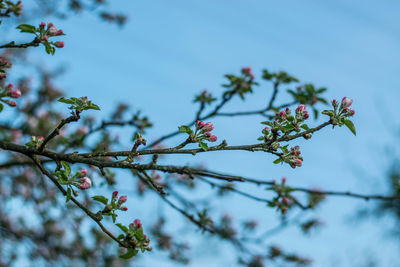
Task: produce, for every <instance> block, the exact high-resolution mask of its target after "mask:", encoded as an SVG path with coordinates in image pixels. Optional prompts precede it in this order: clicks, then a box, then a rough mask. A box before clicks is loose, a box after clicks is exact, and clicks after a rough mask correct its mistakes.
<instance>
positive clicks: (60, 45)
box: [54, 41, 64, 48]
mask: <svg viewBox="0 0 400 267" xmlns="http://www.w3.org/2000/svg"><path fill="white" fill-rule="evenodd" d="M54 45H55V46H56V47H58V48H63V47H64V42H63V41H57V42H56V43H55V44H54Z"/></svg>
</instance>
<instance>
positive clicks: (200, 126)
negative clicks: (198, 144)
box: [195, 120, 218, 142]
mask: <svg viewBox="0 0 400 267" xmlns="http://www.w3.org/2000/svg"><path fill="white" fill-rule="evenodd" d="M212 130H214V124H212V123H211V122H207V123H204V122H202V121H201V120H198V121H197V122H196V132H195V138H196V140H200V141H201V140H204V139H205V140H208V141H210V142H215V141H217V139H218V138H217V136H215V135H212V134H211V131H212Z"/></svg>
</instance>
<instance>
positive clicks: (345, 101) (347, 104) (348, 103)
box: [342, 96, 353, 108]
mask: <svg viewBox="0 0 400 267" xmlns="http://www.w3.org/2000/svg"><path fill="white" fill-rule="evenodd" d="M351 104H353V99H351V98H349V97H346V96H345V97H343V99H342V107H343V108H348V107H350V106H351Z"/></svg>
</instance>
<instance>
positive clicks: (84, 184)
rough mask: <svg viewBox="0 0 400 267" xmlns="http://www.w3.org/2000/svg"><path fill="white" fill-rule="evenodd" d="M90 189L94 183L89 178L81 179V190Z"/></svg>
mask: <svg viewBox="0 0 400 267" xmlns="http://www.w3.org/2000/svg"><path fill="white" fill-rule="evenodd" d="M90 187H92V181H91V180H90V178H89V177H86V176H85V177H83V178H82V179H81V184H80V185H79V188H80V189H82V190H86V189H89V188H90Z"/></svg>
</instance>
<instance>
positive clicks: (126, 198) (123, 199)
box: [118, 196, 128, 204]
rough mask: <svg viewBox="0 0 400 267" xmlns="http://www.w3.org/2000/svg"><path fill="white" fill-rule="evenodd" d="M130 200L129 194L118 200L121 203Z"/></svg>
mask: <svg viewBox="0 0 400 267" xmlns="http://www.w3.org/2000/svg"><path fill="white" fill-rule="evenodd" d="M127 200H128V197H127V196H121V197H120V198H119V200H118V203H119V204H122V203H125V202H126V201H127Z"/></svg>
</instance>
